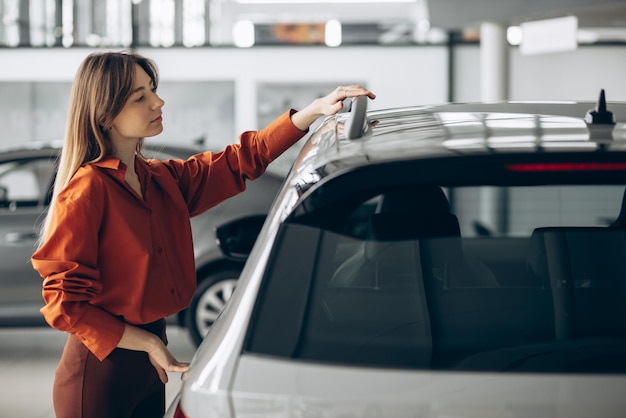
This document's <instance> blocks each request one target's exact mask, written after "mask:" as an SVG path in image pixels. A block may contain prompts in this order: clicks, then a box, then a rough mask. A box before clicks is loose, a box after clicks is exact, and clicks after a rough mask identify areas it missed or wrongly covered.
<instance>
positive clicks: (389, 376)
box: [191, 355, 626, 418]
mask: <svg viewBox="0 0 626 418" xmlns="http://www.w3.org/2000/svg"><path fill="white" fill-rule="evenodd" d="M625 390H626V381H625V379H623V378H617V377H613V376H601V377H594V378H592V379H590V378H589V377H586V376H580V377H578V376H572V375H567V376H558V375H518V374H516V375H506V374H503V373H437V372H429V371H415V370H385V369H365V368H358V367H341V366H336V365H334V366H329V365H323V364H307V363H302V362H287V361H281V360H277V359H271V358H262V357H258V356H252V355H243V356H241V358H240V360H239V365H238V367H237V375H236V377H235V380H234V382H233V386H232V388H231V392H232V404H233V410H234V413H233V416H236V417H238V418H248V417H253V416H273V417H293V416H319V417H329V418H330V417H336V418H339V417H344V416H351V417H372V416H378V417H408V416H419V417H429V418H443V417H451V416H453V417H459V418H482V417H491V416H498V417H509V416H510V417H515V416H533V417H545V418H548V417H564V416H567V417H572V418H574V417H579V418H584V417H589V416H597V417H600V416H608V417H616V416H620V414H622V413H623V411H624V410H626V400H625V399H624V398H623V396H622V395H621V394H623V393H624V391H625ZM520 411H524V413H523V414H522V415H518V414H519V413H520ZM529 411H532V412H529ZM191 416H194V415H191Z"/></svg>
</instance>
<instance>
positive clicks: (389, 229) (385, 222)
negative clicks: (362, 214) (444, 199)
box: [370, 213, 461, 241]
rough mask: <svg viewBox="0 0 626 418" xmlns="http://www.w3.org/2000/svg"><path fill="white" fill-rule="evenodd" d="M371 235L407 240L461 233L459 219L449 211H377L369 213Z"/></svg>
mask: <svg viewBox="0 0 626 418" xmlns="http://www.w3.org/2000/svg"><path fill="white" fill-rule="evenodd" d="M370 228H371V234H372V237H373V238H375V239H377V240H383V241H386V240H394V241H400V240H407V239H424V238H436V237H456V236H460V235H461V231H460V228H459V221H458V220H457V218H456V216H454V215H453V214H451V213H439V214H432V215H427V216H424V215H417V216H415V215H413V214H400V215H396V214H391V213H378V214H374V215H371V217H370Z"/></svg>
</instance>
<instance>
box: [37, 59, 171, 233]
mask: <svg viewBox="0 0 626 418" xmlns="http://www.w3.org/2000/svg"><path fill="white" fill-rule="evenodd" d="M135 65H139V66H140V67H141V68H142V69H143V70H145V71H146V73H147V74H148V76H149V77H150V78H151V80H152V83H153V85H154V88H156V87H157V85H158V81H159V79H158V78H159V77H158V71H157V67H156V64H155V63H154V62H153V61H152V60H150V59H148V58H145V57H143V56H141V55H138V54H136V53H132V52H129V51H122V52H96V53H92V54H90V55H88V56H87V58H85V59H84V60H83V62H82V63H81V65H80V67H79V68H78V71H77V73H76V76H75V78H74V82H73V84H72V91H71V95H70V103H69V110H68V117H67V126H66V131H65V141H64V144H63V149H62V150H61V156H60V158H59V166H58V169H57V174H56V179H55V182H54V189H53V192H52V199H51V201H50V206H49V209H48V213H47V215H46V218H45V220H44V222H43V224H42V228H41V231H40V235H39V245H41V244H42V243H43V242H44V240H45V239H46V237H47V234H48V228H49V226H50V221H51V219H52V212H53V207H54V202H55V201H56V198H57V196H58V195H59V193H60V192H61V190H63V189H64V188H65V187H66V186H67V185H68V183H69V182H70V180H71V179H72V177H73V176H74V174H75V173H76V171H78V169H79V168H80V166H82V165H83V164H85V163H90V162H97V161H100V160H101V159H103V158H104V157H106V156H108V155H111V154H112V151H113V150H112V145H111V140H110V138H109V133H108V131H109V129H110V128H111V125H112V124H113V120H114V119H115V117H116V116H117V115H118V114H119V113H120V112H121V111H122V108H123V107H124V105H125V104H126V101H127V100H128V97H129V96H130V93H131V90H132V86H133V81H134V78H135V70H136V67H135ZM142 146H143V140H140V141H139V142H138V144H137V153H138V154H140V155H141V148H142Z"/></svg>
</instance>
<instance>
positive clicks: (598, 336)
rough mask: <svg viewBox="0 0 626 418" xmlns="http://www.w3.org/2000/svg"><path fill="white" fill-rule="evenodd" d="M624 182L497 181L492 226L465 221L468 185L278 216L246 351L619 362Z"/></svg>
mask: <svg viewBox="0 0 626 418" xmlns="http://www.w3.org/2000/svg"><path fill="white" fill-rule="evenodd" d="M624 189H625V188H624V186H623V185H620V186H604V185H600V186H590V185H585V186H574V185H572V186H558V187H553V186H532V187H524V186H515V187H507V188H500V190H499V191H498V193H496V194H495V196H496V197H497V199H498V201H497V203H498V205H497V210H500V211H502V213H499V214H498V215H499V216H501V218H502V219H503V220H506V222H503V225H505V228H504V229H501V230H499V231H497V233H494V232H493V231H489V230H488V231H487V232H481V233H477V232H476V228H475V227H474V226H473V223H474V222H475V221H476V220H484V219H485V218H484V217H481V216H484V213H483V212H481V211H480V205H479V204H478V196H480V193H481V192H482V188H481V187H467V188H466V187H451V188H443V187H438V186H424V185H421V186H419V187H416V188H415V194H413V193H414V192H413V191H411V189H407V188H406V187H405V188H402V189H394V190H391V189H390V190H388V191H385V190H383V191H382V192H383V193H381V194H380V195H377V196H376V197H374V198H371V197H370V196H367V197H366V198H364V199H363V201H362V203H361V204H360V205H356V206H355V207H354V208H353V209H352V210H351V211H350V212H349V213H345V201H344V202H343V203H342V204H341V208H339V207H338V208H336V210H334V212H333V213H335V214H337V215H336V216H337V217H339V218H340V219H336V220H335V221H336V222H329V220H328V219H327V216H319V217H315V216H308V217H306V218H305V224H306V225H298V224H286V225H284V227H283V230H282V232H281V234H280V236H279V239H278V240H277V243H276V246H275V248H274V250H273V259H272V262H271V266H270V268H269V269H268V274H267V277H266V280H265V282H264V288H263V292H262V297H261V298H260V299H259V304H258V305H257V307H256V308H255V314H254V326H253V329H254V333H253V334H252V335H251V336H250V338H249V340H248V344H247V350H248V351H252V352H256V353H263V354H269V355H275V356H280V357H288V358H294V359H303V360H307V361H319V362H335V363H341V364H350V365H368V366H378V367H381V366H382V367H394V368H423V369H438V370H441V369H444V370H450V369H454V370H474V371H519V372H558V373H615V372H623V371H626V350H625V349H626V323H624V322H623V321H622V320H621V318H623V317H624V316H625V315H626V303H625V302H626V286H624V284H623V277H624V275H626V228H625V227H626V225H621V224H620V222H619V221H618V219H620V216H619V215H620V212H621V202H622V197H623V195H624ZM379 192H380V190H378V191H377V192H376V193H377V194H378V193H379ZM489 193H491V191H490V192H489ZM491 196H494V194H491ZM590 196H593V199H594V200H595V201H594V202H592V203H589V202H588V200H589V199H590ZM502 198H506V200H505V201H504V202H502V201H500V200H499V199H502ZM373 202H376V203H375V204H373ZM530 202H535V203H536V204H535V205H533V204H530ZM488 209H489V210H494V209H493V208H488ZM325 210H329V208H328V207H327V208H325ZM457 210H458V212H457ZM325 214H326V215H327V214H328V212H325ZM340 220H341V222H340ZM616 221H617V222H616ZM462 225H463V226H464V227H462ZM468 226H469V229H468ZM489 226H491V225H489ZM354 231H359V232H358V233H354ZM466 231H467V236H466V234H465V232H466ZM510 231H513V232H510ZM304 242H306V243H307V245H306V247H303V246H302V243H304ZM294 248H297V249H298V250H297V251H296V250H294ZM296 266H297V267H296ZM277 321H278V322H277Z"/></svg>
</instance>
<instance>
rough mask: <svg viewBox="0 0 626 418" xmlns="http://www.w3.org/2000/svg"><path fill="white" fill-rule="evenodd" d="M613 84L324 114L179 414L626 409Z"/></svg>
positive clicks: (499, 413) (623, 116)
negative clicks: (571, 95) (607, 94)
mask: <svg viewBox="0 0 626 418" xmlns="http://www.w3.org/2000/svg"><path fill="white" fill-rule="evenodd" d="M603 97H604V96H603V95H602V99H601V100H600V101H599V102H598V103H597V104H596V103H498V104H495V103H494V104H479V103H477V104H448V105H441V106H416V107H413V108H398V109H388V110H378V111H370V112H366V111H364V110H363V108H362V106H361V105H359V104H358V103H354V104H353V108H354V109H353V111H351V112H350V113H347V114H339V115H336V116H334V117H330V118H328V119H326V120H325V121H324V123H323V124H322V125H321V126H320V127H319V129H318V130H317V131H316V132H314V133H313V134H312V135H311V136H310V138H309V139H308V141H307V142H306V144H304V146H303V149H302V152H301V154H300V155H299V157H298V158H297V160H296V162H295V164H294V166H293V168H292V170H291V173H290V174H289V176H288V178H287V180H286V182H285V184H284V186H283V188H282V189H281V191H280V192H279V195H278V199H277V201H276V202H275V204H274V205H273V207H272V209H271V211H270V213H269V216H268V218H267V220H266V222H265V224H264V226H263V229H262V231H261V234H260V235H259V238H258V240H257V241H256V243H255V245H254V247H253V250H252V253H251V255H250V257H249V259H248V261H247V264H246V265H245V267H244V270H243V272H242V274H241V276H240V279H239V282H238V286H237V289H236V290H235V292H234V294H233V297H232V298H231V300H230V301H229V303H228V304H227V305H226V308H225V309H224V310H223V311H222V313H221V315H220V317H219V318H218V320H217V321H216V322H215V324H214V325H213V327H212V328H211V329H210V330H209V333H208V334H207V336H206V338H205V339H204V341H203V342H202V344H201V345H200V347H199V348H198V349H197V351H196V353H195V355H194V357H193V359H192V362H191V368H190V371H189V372H188V373H186V374H185V375H184V377H183V380H184V381H183V385H182V388H181V390H180V392H179V393H178V395H177V397H176V399H175V400H174V402H173V403H172V404H171V405H170V407H169V409H168V413H167V417H169V418H172V417H176V418H185V417H186V418H199V417H224V418H226V417H237V418H246V417H250V418H251V417H261V416H263V417H270V416H271V417H275V418H278V417H337V418H338V417H429V418H435V417H459V418H460V417H465V418H470V417H472V418H478V417H480V418H484V417H543V418H545V417H581V418H582V417H585V418H586V417H590V416H593V417H615V418H617V417H623V416H624V411H626V397H625V396H624V393H626V321H625V320H624V318H626V211H625V208H624V206H625V205H626V203H624V196H625V195H624V192H625V188H626V103H621V104H618V103H609V105H608V108H607V106H606V102H605V101H604V100H603ZM359 109H361V110H359Z"/></svg>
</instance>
